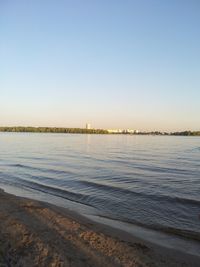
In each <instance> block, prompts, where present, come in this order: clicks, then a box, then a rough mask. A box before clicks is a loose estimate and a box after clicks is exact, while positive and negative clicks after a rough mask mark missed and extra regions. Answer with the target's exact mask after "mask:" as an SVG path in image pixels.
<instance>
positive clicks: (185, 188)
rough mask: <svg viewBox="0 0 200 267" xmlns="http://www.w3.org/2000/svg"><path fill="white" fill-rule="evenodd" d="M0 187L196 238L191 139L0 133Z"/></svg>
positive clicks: (199, 169)
mask: <svg viewBox="0 0 200 267" xmlns="http://www.w3.org/2000/svg"><path fill="white" fill-rule="evenodd" d="M0 187H2V188H14V192H16V194H17V192H22V193H21V194H23V195H26V196H30V197H32V196H33V195H34V197H35V198H37V199H39V200H43V199H44V198H43V196H44V194H45V200H46V201H49V202H53V201H54V200H55V203H58V202H59V200H60V201H68V202H69V201H71V203H74V206H73V207H74V208H75V209H76V207H77V206H76V205H75V204H77V203H79V204H84V207H86V210H87V207H88V210H90V213H95V214H96V215H98V216H101V217H102V218H103V217H105V218H108V219H114V220H115V221H116V220H117V221H122V222H128V223H129V224H133V225H137V226H139V227H141V226H142V227H144V228H146V229H154V230H157V231H161V232H165V233H172V234H175V235H178V236H182V237H187V238H189V239H191V240H192V239H194V240H197V241H200V138H199V137H175V136H174V137H173V136H128V135H78V134H74V135H70V134H37V133H0ZM12 190H13V189H12ZM20 190H21V191H20ZM8 191H9V190H8ZM68 202H62V203H66V206H67V205H68V204H67V203H68ZM60 203H61V202H60ZM80 207H83V206H79V211H80V210H81V209H82V208H80ZM77 209H78V208H77ZM84 209H85V208H84Z"/></svg>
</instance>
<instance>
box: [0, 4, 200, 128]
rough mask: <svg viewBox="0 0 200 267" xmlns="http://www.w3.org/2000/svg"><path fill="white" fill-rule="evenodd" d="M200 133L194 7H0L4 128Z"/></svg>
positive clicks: (199, 27) (199, 44)
mask: <svg viewBox="0 0 200 267" xmlns="http://www.w3.org/2000/svg"><path fill="white" fill-rule="evenodd" d="M86 122H90V123H91V124H92V126H93V127H95V128H133V129H139V130H155V129H158V130H169V131H172V130H183V129H191V130H197V129H200V1H199V0H187V1H186V0H167V1H161V0H137V1H134V0H130V1H129V0H98V1H97V0H84V1H83V0H79V1H78V0H70V1H68V0H65V1H64V0H57V1H56V0H54V1H52V0H23V1H22V0H0V125H33V126H64V127H85V123H86Z"/></svg>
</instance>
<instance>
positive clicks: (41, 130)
mask: <svg viewBox="0 0 200 267" xmlns="http://www.w3.org/2000/svg"><path fill="white" fill-rule="evenodd" d="M0 132H22V133H23V132H24V133H70V134H75V133H76V134H112V133H109V132H108V131H107V130H103V129H83V128H62V127H61V128H60V127H24V126H16V127H0ZM113 134H114V133H113ZM118 134H131V135H132V134H141V135H176V136H200V131H194V132H192V131H183V132H174V133H163V132H158V131H155V132H140V133H127V132H126V133H124V132H122V133H118Z"/></svg>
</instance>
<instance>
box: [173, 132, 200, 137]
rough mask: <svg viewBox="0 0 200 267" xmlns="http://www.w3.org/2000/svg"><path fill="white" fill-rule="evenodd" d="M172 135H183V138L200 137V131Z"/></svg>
mask: <svg viewBox="0 0 200 267" xmlns="http://www.w3.org/2000/svg"><path fill="white" fill-rule="evenodd" d="M171 135H183V136H200V131H194V132H192V131H184V132H175V133H171Z"/></svg>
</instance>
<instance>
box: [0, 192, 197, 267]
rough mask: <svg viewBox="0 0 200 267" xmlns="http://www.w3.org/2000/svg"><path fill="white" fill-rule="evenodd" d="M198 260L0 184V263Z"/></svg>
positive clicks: (167, 265)
mask: <svg viewBox="0 0 200 267" xmlns="http://www.w3.org/2000/svg"><path fill="white" fill-rule="evenodd" d="M199 262H200V258H198V257H196V256H192V255H186V254H183V253H181V252H178V251H174V250H170V249H165V248H162V247H156V246H155V245H152V244H149V243H146V242H144V241H141V240H138V239H137V238H134V237H133V236H130V235H129V234H127V233H125V232H123V231H119V230H115V229H114V228H111V227H108V226H105V225H101V224H97V223H94V222H92V221H89V220H88V219H86V218H84V217H82V216H80V215H78V214H76V213H72V212H71V211H68V210H67V209H64V208H60V207H56V206H54V205H50V204H48V203H43V202H38V201H33V200H30V199H25V198H20V197H16V196H14V195H10V194H7V193H5V192H3V191H2V190H0V266H23V267H27V266H29V267H31V266H135V267H136V266H137V267H142V266H146V267H147V266H152V267H153V266H163V267H164V266H165V267H170V266H174V267H175V266H184V267H187V266H188V267H193V266H194V267H197V266H199Z"/></svg>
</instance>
